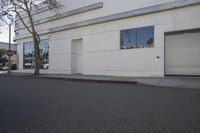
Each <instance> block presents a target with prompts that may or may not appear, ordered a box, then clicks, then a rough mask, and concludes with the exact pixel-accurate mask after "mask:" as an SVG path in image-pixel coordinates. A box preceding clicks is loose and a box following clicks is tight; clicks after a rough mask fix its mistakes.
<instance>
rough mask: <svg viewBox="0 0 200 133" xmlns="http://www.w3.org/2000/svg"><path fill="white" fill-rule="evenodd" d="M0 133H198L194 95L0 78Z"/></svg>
mask: <svg viewBox="0 0 200 133" xmlns="http://www.w3.org/2000/svg"><path fill="white" fill-rule="evenodd" d="M0 133H200V90H187V89H176V88H174V89H173V88H157V87H147V86H137V85H124V84H123V85H120V84H103V83H83V82H82V83H79V82H68V81H59V80H47V79H31V78H18V77H2V76H0Z"/></svg>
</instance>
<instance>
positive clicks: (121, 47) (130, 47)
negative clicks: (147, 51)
mask: <svg viewBox="0 0 200 133" xmlns="http://www.w3.org/2000/svg"><path fill="white" fill-rule="evenodd" d="M145 28H146V29H148V30H150V31H149V32H153V33H152V35H151V36H152V37H151V38H149V39H151V40H150V41H151V42H150V44H147V43H148V41H147V43H146V44H142V45H141V44H140V45H138V42H139V41H138V40H139V36H138V35H139V31H140V32H141V31H142V30H145ZM151 30H152V31H151ZM124 32H130V34H133V33H134V32H135V35H134V36H135V39H132V41H135V43H133V44H132V45H127V44H125V45H123V43H124V41H125V40H123V36H124V35H125V34H124ZM140 37H141V36H140ZM126 45H127V46H126ZM154 46H155V27H154V26H153V25H150V26H145V27H138V28H130V29H124V30H120V49H121V50H126V49H141V48H153V47H154Z"/></svg>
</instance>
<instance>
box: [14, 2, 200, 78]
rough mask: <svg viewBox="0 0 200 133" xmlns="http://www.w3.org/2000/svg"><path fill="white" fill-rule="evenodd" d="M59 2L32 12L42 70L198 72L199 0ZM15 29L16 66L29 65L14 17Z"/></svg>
mask: <svg viewBox="0 0 200 133" xmlns="http://www.w3.org/2000/svg"><path fill="white" fill-rule="evenodd" d="M59 1H60V3H61V4H62V5H64V7H62V9H60V11H59V14H57V13H56V12H55V11H49V10H47V8H42V9H41V10H37V11H35V13H34V14H33V15H34V20H35V23H36V25H37V26H36V27H37V30H38V32H39V34H40V35H41V38H42V39H43V41H42V44H41V47H43V48H42V49H43V50H41V55H42V58H43V59H42V66H41V67H43V68H47V67H44V66H45V65H48V64H49V69H48V70H46V71H47V72H48V73H59V74H76V73H80V74H85V75H112V76H137V77H138V76H139V77H163V76H165V75H200V0H59ZM24 17H25V19H27V18H26V16H24ZM15 30H16V33H17V35H16V37H15V40H16V42H17V43H18V44H19V45H18V53H19V59H20V60H19V69H27V68H29V69H30V68H32V67H31V66H32V64H33V58H32V56H33V51H32V49H33V46H32V42H31V41H32V39H31V36H30V34H29V33H28V32H27V31H26V29H25V28H24V26H23V25H22V24H21V23H20V22H19V20H18V21H17V23H16V29H15Z"/></svg>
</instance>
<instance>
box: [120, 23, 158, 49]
mask: <svg viewBox="0 0 200 133" xmlns="http://www.w3.org/2000/svg"><path fill="white" fill-rule="evenodd" d="M120 40H121V49H130V48H150V47H153V46H154V27H153V26H151V27H143V28H137V29H129V30H123V31H121V33H120Z"/></svg>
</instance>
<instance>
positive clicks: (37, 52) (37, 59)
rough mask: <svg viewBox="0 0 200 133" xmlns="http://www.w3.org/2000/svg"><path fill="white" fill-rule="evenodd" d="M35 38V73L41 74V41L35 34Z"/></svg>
mask: <svg viewBox="0 0 200 133" xmlns="http://www.w3.org/2000/svg"><path fill="white" fill-rule="evenodd" d="M33 38H34V39H33V40H34V57H35V71H34V75H39V74H40V48H39V44H40V41H39V40H38V39H37V38H36V36H35V35H34V34H33Z"/></svg>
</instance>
